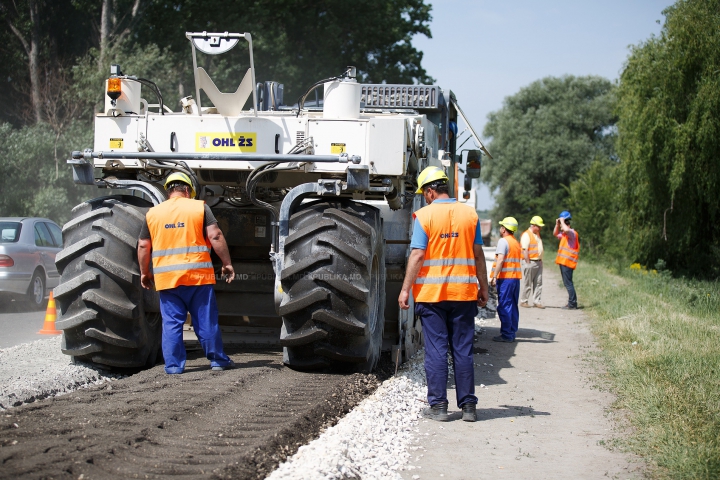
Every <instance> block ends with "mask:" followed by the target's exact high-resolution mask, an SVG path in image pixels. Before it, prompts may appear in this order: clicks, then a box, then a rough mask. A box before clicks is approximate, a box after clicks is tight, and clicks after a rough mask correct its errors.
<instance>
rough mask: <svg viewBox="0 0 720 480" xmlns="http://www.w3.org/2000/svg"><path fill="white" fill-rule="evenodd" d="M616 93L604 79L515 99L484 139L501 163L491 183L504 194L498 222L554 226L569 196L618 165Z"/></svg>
mask: <svg viewBox="0 0 720 480" xmlns="http://www.w3.org/2000/svg"><path fill="white" fill-rule="evenodd" d="M614 102H615V87H614V85H613V84H612V83H611V82H610V81H609V80H606V79H604V78H601V77H595V76H588V77H573V76H564V77H560V78H557V77H547V78H544V79H542V80H538V81H536V82H533V83H532V84H530V85H529V86H527V87H525V88H522V89H521V90H520V91H519V92H518V93H516V94H515V95H513V96H510V97H507V98H506V99H505V101H504V104H503V108H502V109H500V110H499V111H497V112H493V113H491V114H490V115H489V116H488V119H489V121H488V123H487V124H486V126H485V130H484V132H483V133H484V135H485V136H486V137H489V138H490V142H489V144H488V149H489V150H490V152H491V153H492V154H493V156H494V157H495V158H494V159H493V160H489V161H487V162H486V164H485V165H484V168H483V180H484V181H485V182H487V183H488V184H489V186H490V189H491V191H497V192H498V194H497V195H496V197H495V200H496V207H495V209H494V210H493V216H494V217H496V218H502V217H505V216H508V215H511V216H515V217H517V219H518V220H519V221H520V222H521V224H526V223H527V221H528V220H529V219H530V217H531V216H533V215H541V216H542V217H543V218H544V219H545V221H546V222H548V221H549V224H550V225H552V222H553V221H554V219H555V218H557V214H558V213H559V211H560V210H562V209H565V208H567V197H568V192H567V189H566V188H564V185H570V182H571V181H573V180H575V179H576V178H577V177H578V175H580V174H581V173H582V172H584V171H585V170H586V169H587V168H588V167H589V166H590V164H592V163H593V161H596V160H605V161H614V158H615V157H614V140H615V122H616V117H615V115H614V113H613V108H614Z"/></svg>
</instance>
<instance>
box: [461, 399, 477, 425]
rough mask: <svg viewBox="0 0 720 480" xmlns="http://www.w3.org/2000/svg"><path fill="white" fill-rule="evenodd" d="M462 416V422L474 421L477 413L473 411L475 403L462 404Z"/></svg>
mask: <svg viewBox="0 0 720 480" xmlns="http://www.w3.org/2000/svg"><path fill="white" fill-rule="evenodd" d="M462 411H463V416H462V419H463V421H464V422H474V421H475V420H477V414H476V413H475V404H474V403H465V404H463V406H462Z"/></svg>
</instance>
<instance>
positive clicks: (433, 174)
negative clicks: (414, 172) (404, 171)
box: [415, 167, 448, 193]
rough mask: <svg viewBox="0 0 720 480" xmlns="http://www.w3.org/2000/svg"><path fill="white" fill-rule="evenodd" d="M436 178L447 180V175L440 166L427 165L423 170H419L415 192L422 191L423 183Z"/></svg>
mask: <svg viewBox="0 0 720 480" xmlns="http://www.w3.org/2000/svg"><path fill="white" fill-rule="evenodd" d="M437 180H445V181H446V182H447V181H448V176H447V175H446V174H445V170H443V169H442V168H440V167H427V168H426V169H425V170H423V171H422V172H420V175H418V189H417V191H416V192H415V193H423V187H424V186H425V185H427V184H428V183H432V182H435V181H437Z"/></svg>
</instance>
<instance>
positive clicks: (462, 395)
mask: <svg viewBox="0 0 720 480" xmlns="http://www.w3.org/2000/svg"><path fill="white" fill-rule="evenodd" d="M415 314H416V315H418V316H419V317H420V321H421V322H422V329H423V332H422V333H423V338H424V339H425V377H426V378H427V386H428V403H430V405H436V404H438V403H441V402H447V401H448V399H447V379H448V361H447V354H448V347H449V348H450V351H451V352H452V358H453V365H454V368H455V392H456V394H457V404H458V407H462V406H463V405H464V404H466V403H477V402H478V399H477V397H476V396H475V369H474V366H473V334H474V333H475V315H476V314H477V302H476V301H474V300H473V301H469V302H453V301H444V302H437V303H426V302H418V303H416V304H415Z"/></svg>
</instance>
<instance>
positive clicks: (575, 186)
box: [567, 160, 626, 261]
mask: <svg viewBox="0 0 720 480" xmlns="http://www.w3.org/2000/svg"><path fill="white" fill-rule="evenodd" d="M619 178H620V168H619V166H618V164H617V162H614V161H610V160H597V161H595V162H593V163H592V165H590V167H589V168H588V169H587V170H585V171H584V172H583V173H581V174H580V176H579V177H578V178H577V180H575V181H573V182H572V183H571V184H570V186H569V188H568V189H567V192H568V199H567V206H568V208H570V210H571V211H572V215H573V221H574V222H575V223H576V224H577V225H582V248H583V252H584V253H583V255H585V254H587V253H589V254H591V255H595V256H605V257H606V258H618V259H619V260H621V261H625V260H626V254H625V252H624V250H623V247H624V245H625V243H626V242H625V239H626V235H624V234H623V231H622V229H621V228H619V222H618V219H619V217H620V208H619V203H618V202H619V197H618V188H617V185H618V181H619Z"/></svg>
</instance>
